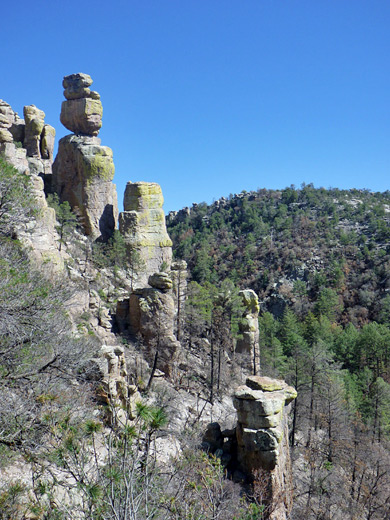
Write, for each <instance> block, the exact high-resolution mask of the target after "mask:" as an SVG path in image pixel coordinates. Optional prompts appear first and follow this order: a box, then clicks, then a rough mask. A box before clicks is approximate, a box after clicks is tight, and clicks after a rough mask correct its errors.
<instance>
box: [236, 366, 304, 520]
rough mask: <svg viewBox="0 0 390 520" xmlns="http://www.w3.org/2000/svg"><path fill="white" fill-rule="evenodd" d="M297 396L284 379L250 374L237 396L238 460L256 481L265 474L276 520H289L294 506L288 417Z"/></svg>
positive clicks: (273, 518)
mask: <svg viewBox="0 0 390 520" xmlns="http://www.w3.org/2000/svg"><path fill="white" fill-rule="evenodd" d="M296 396H297V393H296V391H295V389H294V388H292V387H291V386H288V385H287V384H286V383H285V382H284V381H281V380H278V379H275V380H273V379H270V378H269V377H260V376H250V377H248V378H247V380H246V385H243V386H240V387H239V388H238V389H237V390H236V392H235V394H234V396H233V406H234V407H235V408H236V410H237V427H236V440H237V460H238V463H239V465H240V468H241V469H242V470H243V471H244V472H245V473H246V474H248V475H251V476H252V480H253V481H256V478H258V476H259V475H261V478H262V479H263V482H262V483H263V484H264V483H266V489H268V496H266V497H265V501H266V502H267V503H268V505H269V506H270V510H271V511H272V512H271V515H270V518H271V519H272V520H286V519H287V518H288V515H289V512H290V511H291V507H292V475H291V462H290V453H289V446H288V424H287V417H288V412H289V407H288V405H289V403H290V402H291V401H292V400H293V399H295V397H296ZM263 499H264V497H263Z"/></svg>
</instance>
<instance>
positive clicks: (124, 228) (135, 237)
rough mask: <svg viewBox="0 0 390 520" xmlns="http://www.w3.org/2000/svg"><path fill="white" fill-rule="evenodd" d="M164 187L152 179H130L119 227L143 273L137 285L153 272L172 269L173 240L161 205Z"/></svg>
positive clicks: (144, 283)
mask: <svg viewBox="0 0 390 520" xmlns="http://www.w3.org/2000/svg"><path fill="white" fill-rule="evenodd" d="M163 203H164V198H163V195H162V192H161V188H160V186H159V185H158V184H156V183H153V182H128V183H127V185H126V190H125V195H124V201H123V207H124V211H123V212H122V213H121V214H120V215H119V230H120V232H121V234H122V235H123V237H124V240H125V242H126V245H127V248H128V251H129V256H130V257H131V255H133V253H134V251H135V252H137V255H138V258H139V261H138V264H139V267H138V270H139V272H140V275H139V277H138V279H137V285H138V286H141V287H142V286H145V285H146V284H147V281H148V278H149V276H150V275H152V274H154V273H156V272H158V271H160V269H161V267H163V268H164V269H163V270H164V271H166V270H169V269H170V266H171V262H172V241H171V239H170V238H169V236H168V233H167V228H166V225H165V216H164V211H163V209H162V206H163Z"/></svg>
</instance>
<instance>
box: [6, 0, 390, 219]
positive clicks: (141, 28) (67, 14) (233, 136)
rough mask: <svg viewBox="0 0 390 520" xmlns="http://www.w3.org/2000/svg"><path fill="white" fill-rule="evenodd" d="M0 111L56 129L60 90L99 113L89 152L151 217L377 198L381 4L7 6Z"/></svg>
mask: <svg viewBox="0 0 390 520" xmlns="http://www.w3.org/2000/svg"><path fill="white" fill-rule="evenodd" d="M1 17H2V31H1V33H0V40H1V47H2V58H1V62H2V66H1V69H2V73H1V76H0V98H2V99H4V100H5V101H7V102H8V103H10V104H11V106H12V107H13V109H14V110H16V111H17V112H19V114H22V112H23V106H24V105H28V104H35V105H36V106H38V107H39V108H41V109H42V110H44V111H45V113H46V122H47V123H49V124H52V125H53V126H55V128H56V130H57V140H58V139H59V138H60V137H62V136H64V135H66V134H67V133H68V131H67V130H66V129H65V128H64V127H62V125H61V123H60V121H59V113H60V107H61V102H62V100H63V99H64V98H63V94H62V78H63V76H64V75H67V74H71V73H74V72H85V73H88V74H90V75H91V76H92V78H93V79H94V84H93V88H94V89H95V90H97V91H98V92H99V93H100V95H101V98H102V102H103V107H104V115H103V128H102V130H101V132H100V134H99V136H100V137H101V139H102V144H104V145H107V146H110V147H111V148H112V149H113V151H114V161H115V166H116V174H115V182H116V184H117V189H118V198H119V203H120V205H121V202H122V198H123V192H124V187H125V184H126V182H127V181H140V180H144V181H153V182H158V183H159V184H161V186H162V189H163V193H164V197H165V206H164V208H165V211H170V210H177V209H180V208H181V207H183V206H189V205H191V204H192V202H201V201H206V202H211V201H212V200H213V199H215V198H219V197H221V196H228V195H229V194H230V193H238V192H240V191H242V190H247V191H249V190H253V189H254V190H256V189H257V188H263V187H266V188H274V189H277V188H284V187H286V186H289V185H290V184H295V185H296V186H300V184H301V183H302V182H306V183H309V182H313V183H314V185H315V186H317V187H320V186H324V187H326V188H328V187H330V186H332V187H339V188H352V187H356V188H368V189H371V190H373V191H384V190H387V189H390V186H389V172H390V125H389V123H390V117H389V116H390V67H389V56H390V31H389V27H390V2H389V1H388V0H235V1H233V0H158V1H157V0H138V1H135V0H127V1H123V0H111V2H108V1H107V0H104V1H103V0H97V1H94V2H88V1H77V2H76V1H75V0H67V1H66V2H64V1H62V0H35V1H34V2H31V0H19V1H18V2H17V3H13V2H3V5H2V8H1Z"/></svg>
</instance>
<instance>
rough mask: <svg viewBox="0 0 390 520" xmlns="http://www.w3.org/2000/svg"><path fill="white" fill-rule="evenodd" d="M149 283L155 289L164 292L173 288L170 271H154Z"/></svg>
mask: <svg viewBox="0 0 390 520" xmlns="http://www.w3.org/2000/svg"><path fill="white" fill-rule="evenodd" d="M148 283H149V285H150V286H151V287H154V288H155V289H160V291H162V292H168V291H170V290H171V289H172V285H173V284H172V279H171V277H170V276H169V274H168V273H154V274H152V275H150V276H149V279H148Z"/></svg>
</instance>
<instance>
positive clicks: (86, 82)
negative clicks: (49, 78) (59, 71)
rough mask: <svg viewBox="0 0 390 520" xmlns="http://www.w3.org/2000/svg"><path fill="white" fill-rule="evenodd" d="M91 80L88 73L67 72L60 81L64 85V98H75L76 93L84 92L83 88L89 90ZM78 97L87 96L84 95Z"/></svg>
mask: <svg viewBox="0 0 390 520" xmlns="http://www.w3.org/2000/svg"><path fill="white" fill-rule="evenodd" d="M92 83H93V80H92V78H91V76H90V75H89V74H84V73H82V72H77V73H76V74H69V76H65V77H64V79H63V81H62V86H63V87H64V89H65V90H64V96H65V98H66V99H77V93H79V92H84V91H85V90H88V91H90V89H89V88H88V87H90V86H91V85H92ZM80 97H87V96H85V95H83V96H80Z"/></svg>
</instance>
